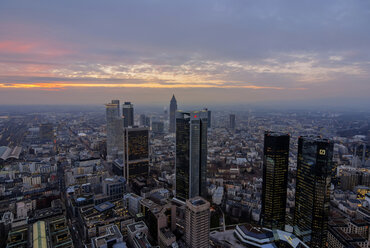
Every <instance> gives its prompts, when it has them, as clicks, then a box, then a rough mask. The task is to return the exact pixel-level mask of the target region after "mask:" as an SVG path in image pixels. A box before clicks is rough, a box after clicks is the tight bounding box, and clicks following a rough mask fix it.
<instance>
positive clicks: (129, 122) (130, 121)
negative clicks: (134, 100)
mask: <svg viewBox="0 0 370 248" xmlns="http://www.w3.org/2000/svg"><path fill="white" fill-rule="evenodd" d="M122 115H123V126H124V127H130V126H133V125H134V105H133V104H131V102H125V103H124V104H123V107H122Z"/></svg>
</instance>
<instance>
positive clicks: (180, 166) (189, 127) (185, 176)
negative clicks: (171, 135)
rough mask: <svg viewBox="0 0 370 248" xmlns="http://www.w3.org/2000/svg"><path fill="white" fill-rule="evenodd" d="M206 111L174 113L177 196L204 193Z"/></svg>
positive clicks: (202, 194)
mask: <svg viewBox="0 0 370 248" xmlns="http://www.w3.org/2000/svg"><path fill="white" fill-rule="evenodd" d="M207 125H208V123H207V111H205V110H202V111H193V112H190V113H189V112H182V111H177V112H176V160H175V169H176V171H175V173H176V198H178V199H179V200H182V201H184V202H185V200H186V199H189V198H193V197H195V196H206V194H207V192H206V191H207V185H206V179H207V177H206V173H207Z"/></svg>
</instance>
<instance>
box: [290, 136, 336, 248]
mask: <svg viewBox="0 0 370 248" xmlns="http://www.w3.org/2000/svg"><path fill="white" fill-rule="evenodd" d="M332 158H333V142H331V141H330V140H327V139H321V138H315V137H299V139H298V158H297V184H296V196H295V213H294V234H295V235H296V236H298V237H301V239H302V240H303V242H305V243H307V244H309V246H310V247H315V248H316V247H317V248H318V247H326V241H327V235H328V215H329V205H330V184H331V167H332Z"/></svg>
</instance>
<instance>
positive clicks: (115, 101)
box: [112, 100, 121, 116]
mask: <svg viewBox="0 0 370 248" xmlns="http://www.w3.org/2000/svg"><path fill="white" fill-rule="evenodd" d="M112 104H117V114H118V116H121V114H120V110H119V100H112Z"/></svg>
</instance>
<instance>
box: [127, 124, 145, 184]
mask: <svg viewBox="0 0 370 248" xmlns="http://www.w3.org/2000/svg"><path fill="white" fill-rule="evenodd" d="M124 132H125V145H124V147H125V156H124V176H125V178H126V180H127V182H128V183H129V182H130V180H132V179H133V178H135V177H139V176H143V177H147V176H148V172H149V129H148V128H147V127H133V128H125V131H124Z"/></svg>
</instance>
